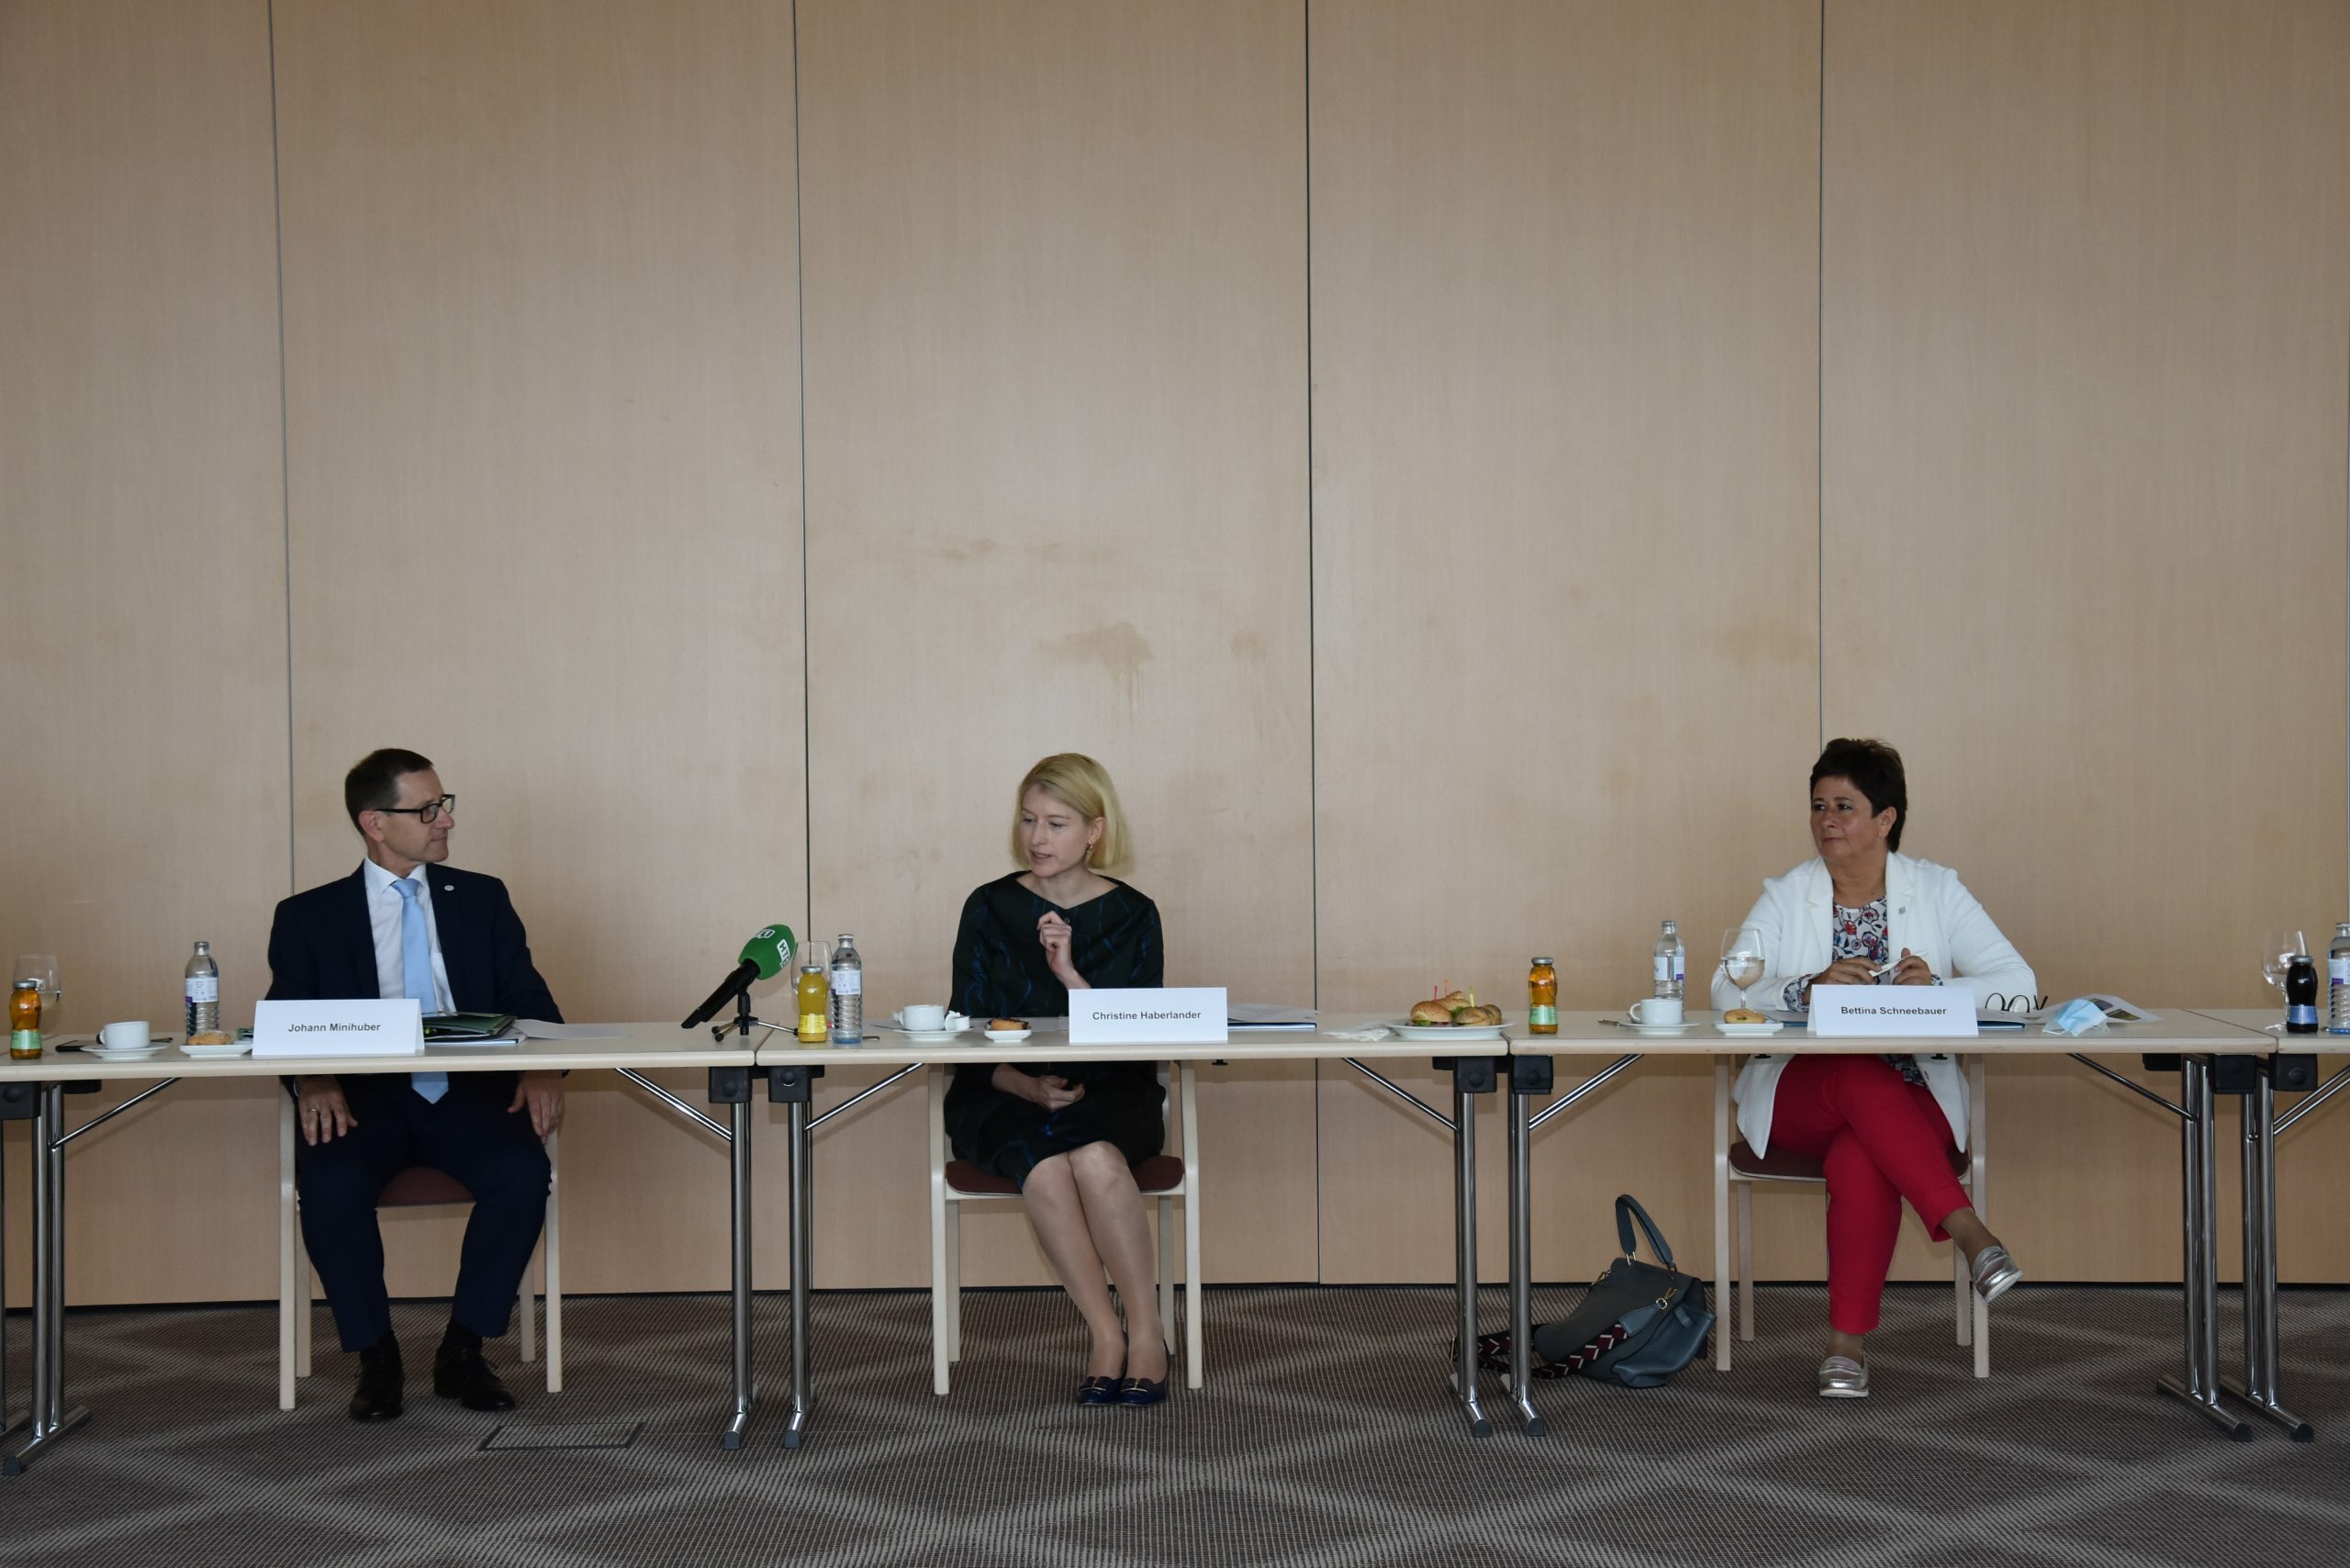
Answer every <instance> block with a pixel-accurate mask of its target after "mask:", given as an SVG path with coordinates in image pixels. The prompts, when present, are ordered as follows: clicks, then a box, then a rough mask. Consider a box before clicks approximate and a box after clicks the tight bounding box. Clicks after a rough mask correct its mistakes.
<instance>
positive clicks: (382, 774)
mask: <svg viewBox="0 0 2350 1568" xmlns="http://www.w3.org/2000/svg"><path fill="white" fill-rule="evenodd" d="M431 769H432V759H431V758H430V757H426V756H418V755H417V754H416V753H415V752H412V751H403V750H401V749H400V748H399V747H398V746H396V745H387V746H386V747H384V748H383V749H382V750H381V751H371V752H369V753H368V754H367V755H366V756H363V757H361V758H360V759H359V760H358V761H357V762H354V763H353V764H352V765H351V771H350V772H348V773H346V774H344V775H343V776H342V809H343V810H344V811H346V812H350V813H351V825H352V826H353V827H358V826H359V813H360V812H380V811H382V810H384V809H385V808H386V807H387V806H390V805H393V804H395V803H397V801H398V800H399V798H400V780H401V779H403V778H407V777H408V775H409V774H411V773H429V772H431ZM1869 799H1870V800H1872V801H1874V800H1875V799H1876V797H1875V796H1874V795H1872V796H1870V797H1869Z"/></svg>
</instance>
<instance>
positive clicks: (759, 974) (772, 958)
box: [677, 923, 792, 1029]
mask: <svg viewBox="0 0 2350 1568" xmlns="http://www.w3.org/2000/svg"><path fill="white" fill-rule="evenodd" d="M791 951H792V949H791V927H789V925H785V924H780V923H778V924H774V925H769V926H766V927H763V928H762V929H761V930H760V931H759V933H758V935H755V936H753V937H752V938H751V939H750V940H749V941H748V942H745V943H744V944H743V956H742V962H740V963H738V964H736V965H735V966H734V972H733V974H730V975H728V976H727V977H726V978H725V979H724V980H721V981H719V982H718V989H717V990H716V991H711V993H710V1000H709V1001H708V1002H703V1003H702V1004H701V1005H700V1006H699V1007H697V1008H695V1009H694V1012H693V1016H692V1017H690V1018H688V1019H687V1020H686V1021H685V1022H684V1023H683V1024H680V1025H677V1027H679V1028H681V1029H690V1028H693V1027H694V1026H695V1025H699V1024H707V1023H709V1022H710V1020H711V1016H712V1015H713V1014H716V1013H717V1012H718V1010H719V1009H720V1008H722V1007H723V1006H725V1005H726V1004H727V1003H728V1002H732V1001H733V1000H734V998H735V997H736V996H738V995H740V994H741V993H742V992H744V991H747V990H749V989H750V985H751V982H752V981H753V980H773V979H775V977H776V976H778V975H779V974H781V973H783V966H784V965H786V964H788V963H789V962H791Z"/></svg>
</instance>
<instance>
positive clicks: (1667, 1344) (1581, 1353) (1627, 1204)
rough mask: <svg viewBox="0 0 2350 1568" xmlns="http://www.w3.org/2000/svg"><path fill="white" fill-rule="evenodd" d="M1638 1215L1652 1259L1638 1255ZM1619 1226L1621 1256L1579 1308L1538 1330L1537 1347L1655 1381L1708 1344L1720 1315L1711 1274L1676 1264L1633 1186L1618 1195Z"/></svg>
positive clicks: (1601, 1374) (1669, 1376)
mask: <svg viewBox="0 0 2350 1568" xmlns="http://www.w3.org/2000/svg"><path fill="white" fill-rule="evenodd" d="M1635 1219H1637V1220H1639V1228H1640V1232H1641V1233H1642V1234H1643V1235H1645V1236H1646V1237H1647V1238H1648V1242H1649V1250H1650V1251H1651V1252H1652V1253H1654V1254H1655V1255H1656V1259H1657V1260H1656V1262H1654V1263H1643V1262H1641V1261H1640V1260H1639V1258H1638V1257H1637V1256H1635V1254H1636V1253H1637V1252H1638V1251H1639V1244H1638V1241H1637V1240H1636V1238H1634V1236H1633V1233H1632V1222H1633V1221H1634V1220H1635ZM1616 1234H1617V1238H1618V1239H1620V1240H1621V1241H1622V1242H1623V1246H1624V1253H1623V1256H1622V1257H1620V1258H1617V1260H1615V1261H1614V1262H1613V1263H1610V1264H1609V1265H1608V1266H1607V1271H1606V1273H1604V1274H1602V1275H1600V1276H1599V1278H1598V1279H1596V1280H1595V1281H1593V1282H1592V1286H1591V1289H1589V1290H1588V1291H1585V1292H1584V1293H1583V1300H1582V1302H1581V1303H1580V1304H1578V1305H1576V1307H1575V1309H1574V1311H1572V1313H1570V1314H1568V1315H1567V1316H1564V1317H1562V1318H1560V1319H1559V1320H1558V1321H1557V1322H1555V1323H1546V1324H1543V1325H1542V1326H1541V1327H1539V1328H1537V1329H1535V1330H1534V1352H1535V1354H1536V1355H1538V1356H1539V1357H1540V1358H1541V1359H1542V1360H1543V1361H1547V1362H1550V1363H1552V1364H1553V1365H1555V1366H1559V1367H1561V1368H1564V1369H1565V1370H1567V1371H1569V1372H1581V1373H1583V1375H1584V1376H1585V1377H1596V1378H1602V1379H1605V1380H1606V1381H1607V1382H1610V1383H1621V1384H1623V1385H1624V1386H1625V1387H1626V1388H1654V1387H1656V1386H1657V1385H1658V1384H1659V1383H1670V1382H1672V1381H1673V1373H1674V1372H1679V1371H1680V1370H1681V1369H1682V1368H1683V1367H1685V1366H1687V1365H1688V1364H1689V1363H1690V1362H1691V1361H1695V1360H1696V1359H1697V1357H1698V1356H1699V1355H1700V1354H1702V1353H1703V1352H1704V1350H1705V1349H1706V1340H1707V1336H1708V1335H1710V1334H1711V1333H1712V1332H1713V1327H1714V1315H1713V1314H1712V1313H1711V1312H1710V1311H1708V1310H1707V1305H1706V1283H1705V1282H1704V1281H1703V1280H1700V1279H1698V1278H1696V1277H1695V1275H1691V1274H1684V1273H1682V1272H1681V1271H1679V1270H1677V1269H1675V1268H1674V1267H1673V1249H1672V1248H1671V1247H1670V1246H1668V1245H1666V1243H1665V1239H1664V1237H1663V1236H1662V1234H1661V1233H1659V1231H1658V1230H1657V1227H1656V1222H1655V1221H1654V1220H1652V1219H1651V1218H1649V1213H1648V1210H1646V1209H1644V1208H1642V1207H1640V1205H1639V1200H1638V1199H1636V1198H1634V1197H1632V1196H1631V1195H1630V1194H1629V1193H1626V1194H1625V1195H1623V1196H1621V1197H1619V1198H1617V1200H1616Z"/></svg>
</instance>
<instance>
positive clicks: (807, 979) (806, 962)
mask: <svg viewBox="0 0 2350 1568" xmlns="http://www.w3.org/2000/svg"><path fill="white" fill-rule="evenodd" d="M799 997H800V1044H801V1045H803V1046H821V1045H825V1044H827V1043H829V1042H830V1040H831V1038H832V1030H831V1027H830V1025H829V1024H828V1022H827V1017H826V1015H827V1014H829V1013H830V1012H831V1011H832V1002H833V988H832V986H831V985H830V984H829V983H827V982H826V980H825V979H824V945H823V944H822V942H811V943H809V944H808V946H807V949H806V950H804V951H802V952H801V954H800V986H799Z"/></svg>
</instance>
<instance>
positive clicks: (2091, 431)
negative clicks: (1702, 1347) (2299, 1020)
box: [1765, 0, 2350, 1279]
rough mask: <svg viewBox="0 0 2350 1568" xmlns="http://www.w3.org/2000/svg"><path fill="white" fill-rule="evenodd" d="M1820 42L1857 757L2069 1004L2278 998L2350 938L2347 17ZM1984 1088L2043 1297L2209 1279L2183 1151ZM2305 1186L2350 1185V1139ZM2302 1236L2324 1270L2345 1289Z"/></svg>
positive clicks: (2034, 1072)
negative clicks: (2322, 945)
mask: <svg viewBox="0 0 2350 1568" xmlns="http://www.w3.org/2000/svg"><path fill="white" fill-rule="evenodd" d="M1826 26H1827V50H1826V58H1827V94H1826V136H1825V147H1826V154H1825V156H1826V171H1827V174H1826V187H1827V192H1828V198H1827V211H1826V224H1825V235H1826V240H1825V247H1826V249H1825V274H1824V297H1825V300H1826V306H1825V316H1824V325H1823V351H1822V352H1823V355H1824V363H1825V367H1826V375H1825V387H1826V391H1825V397H1824V410H1825V411H1824V415H1823V430H1822V441H1823V451H1824V459H1823V462H1824V469H1823V472H1824V486H1823V502H1822V507H1823V521H1822V525H1821V526H1822V543H1821V555H1822V563H1823V589H1822V599H1823V610H1822V616H1823V625H1824V627H1825V633H1824V647H1823V654H1824V659H1823V664H1824V669H1825V677H1824V692H1825V714H1826V720H1827V726H1828V730H1829V733H1830V734H1882V735H1884V736H1886V738H1887V739H1889V740H1891V741H1893V742H1894V743H1895V744H1896V745H1899V746H1900V747H1901V748H1902V751H1903V754H1904V756H1905V757H1906V759H1907V761H1908V769H1909V778H1910V790H1911V794H1912V796H1913V800H1914V803H1915V806H1916V817H1915V823H1914V825H1913V826H1912V827H1911V829H1910V830H1909V832H1908V836H1907V838H1906V840H1905V842H1904V848H1905V849H1907V850H1908V851H1910V852H1911V853H1914V854H1918V855H1921V856H1924V857H1928V858H1930V859H1935V860H1940V861H1943V862H1946V863H1948V864H1951V865H1953V866H1956V867H1958V868H1960V869H1961V871H1962V873H1963V874H1964V877H1965V878H1966V879H1967V881H1968V884H1969V885H1970V886H1971V887H1972V888H1973V889H1974V890H1975V892H1976V893H1977V895H1978V896H1980V897H1981V898H1982V899H1983V901H1984V902H1985V904H1986V907H1987V908H1988V909H1989V910H1990V911H1991V912H1992V913H1993V915H1994V917H1995V918H1996V919H1997V920H1998V921H1999V923H2000V924H2001V926H2002V927H2003V928H2004V929H2005V930H2006V931H2007V932H2008V934H2009V935H2010V936H2011V937H2013V938H2014V939H2015V941H2016V942H2017V944H2018V946H2020V947H2021V948H2022V949H2023V951H2024V953H2025V954H2026V955H2027V956H2028V957H2030V958H2031V959H2032V960H2033V962H2034V964H2035V966H2036V967H2037V969H2038V971H2039V975H2040V980H2041V984H2042V989H2044V990H2046V991H2050V992H2052V993H2053V994H2055V995H2057V996H2060V997H2062V996H2066V995H2072V994H2077V993H2079V992H2081V991H2088V990H2092V989H2094V990H2100V991H2120V992H2122V993H2124V994H2126V995H2129V996H2132V997H2133V998H2138V999H2142V1000H2144V1001H2146V1002H2154V1003H2161V1002H2171V1001H2173V1000H2175V999H2179V998H2195V999H2200V1000H2204V1001H2206V1002H2214V1003H2219V1002H2224V1003H2228V1004H2233V1005H2250V1004H2255V1003H2256V1002H2260V1001H2262V1000H2263V999H2264V998H2266V997H2267V996H2268V995H2269V993H2267V992H2266V991H2265V990H2264V988H2262V987H2261V985H2260V983H2259V981H2258V980H2257V979H2256V970H2255V965H2254V949H2255V941H2256V938H2257V935H2258V933H2259V931H2260V929H2261V928H2262V927H2264V926H2266V925H2274V924H2288V923H2290V924H2304V925H2306V926H2308V927H2310V928H2311V937H2312V939H2313V940H2322V935H2323V934H2326V933H2330V930H2331V923H2332V922H2333V920H2334V919H2336V918H2339V916H2340V914H2341V913H2342V909H2343V899H2344V704H2345V697H2346V696H2350V693H2345V689H2344V589H2343V582H2344V516H2345V504H2344V449H2345V430H2346V429H2350V410H2346V409H2345V406H2344V397H2345V370H2344V367H2345V365H2350V163H2345V161H2344V157H2343V151H2344V148H2345V147H2350V97H2345V95H2344V93H2343V91H2342V84H2343V83H2344V81H2350V9H2345V8H2344V7H2343V6H2293V5H2254V6H2204V5H2198V4H2193V3H2191V0H2149V3H2144V4H2140V3H2136V0H2132V3H2128V4H2122V3H2093V0H2063V3H2056V4H2051V3H2047V0H2008V3H1986V4H1980V5H1968V6H1878V5H1862V4H1842V3H1837V4H1831V5H1830V6H1829V8H1828V14H1827V23H1826ZM2170 1082H2171V1084H2172V1085H2174V1086H2175V1085H2176V1083H2177V1079H2176V1077H2173V1078H2172V1079H2171V1080H2170ZM1992 1094H1993V1123H1992V1138H1993V1148H1994V1150H1995V1159H1996V1160H1997V1170H1995V1172H1994V1184H1993V1192H1994V1208H1995V1211H1997V1214H1999V1215H2002V1216H2003V1217H2002V1218H2001V1221H2000V1228H2001V1229H2002V1231H2003V1233H2004V1234H2006V1236H2007V1237H2008V1238H2009V1240H2011V1241H2013V1242H2015V1243H2016V1244H2017V1247H2018V1251H2019V1255H2020V1256H2021V1257H2022V1258H2024V1259H2025V1260H2027V1266H2028V1267H2031V1268H2032V1269H2034V1270H2035V1271H2039V1272H2041V1273H2042V1275H2043V1277H2046V1276H2054V1277H2058V1278H2080V1277H2089V1278H2105V1279H2175V1278H2177V1271H2178V1266H2179V1260H2178V1257H2177V1228H2176V1221H2175V1217H2174V1210H2173V1207H2172V1204H2171V1200H2170V1197H2169V1194H2171V1193H2175V1192H2176V1191H2177V1140H2176V1137H2173V1136H2171V1135H2170V1133H2169V1132H2168V1130H2167V1129H2165V1128H2162V1127H2160V1126H2156V1127H2153V1128H2150V1127H2148V1126H2145V1125H2144V1124H2145V1123H2146V1121H2147V1119H2148V1118H2147V1115H2146V1114H2145V1113H2144V1112H2143V1111H2141V1110H2139V1109H2138V1108H2137V1107H2136V1106H2135V1105H2133V1104H2132V1103H2129V1102H2128V1100H2127V1099H2126V1098H2125V1097H2123V1096H2121V1094H2120V1093H2119V1092H2117V1091H2116V1090H2114V1089H2113V1088H2112V1087H2111V1086H2110V1085H2105V1084H2100V1083H2098V1082H2094V1081H2089V1080H2087V1079H2086V1078H2085V1077H2083V1076H2082V1075H2080V1074H2079V1073H2077V1072H2074V1071H2065V1070H2056V1069H2053V1068H2041V1067H2031V1068H2016V1069H2011V1070H2003V1071H2001V1072H1999V1073H1998V1074H1997V1075H1996V1079H1995V1082H1994V1084H1993V1088H1992ZM2321 1141H2323V1142H2324V1143H2325V1144H2326V1145H2327V1146H2328V1147H2326V1148H2320V1147H2318V1146H2319V1144H2320V1143H2321ZM2085 1150H2093V1151H2095V1152H2094V1157H2093V1159H2090V1160H2089V1161H2088V1162H2087V1163H2089V1164H2091V1165H2093V1166H2094V1167H2095V1169H2094V1170H2085V1169H2084V1164H2085V1160H2084V1151H2085ZM2291 1158H2292V1159H2293V1161H2294V1165H2293V1166H2292V1168H2291V1173H2292V1176H2293V1178H2294V1180H2296V1181H2297V1182H2301V1183H2303V1184H2304V1185H2303V1186H2302V1188H2301V1190H2302V1191H2305V1192H2313V1191H2315V1190H2317V1189H2318V1188H2319V1187H2322V1186H2331V1185H2335V1184H2338V1183H2339V1182H2342V1181H2343V1180H2344V1179H2345V1177H2350V1144H2345V1143H2344V1141H2343V1140H2341V1139H2339V1138H2335V1139H2331V1140H2318V1139H2311V1140H2310V1142H2309V1144H2308V1145H2305V1146H2303V1147H2300V1148H2295V1149H2293V1150H2292V1151H2291ZM2230 1163H2231V1165H2232V1162H2230ZM2094 1194H2102V1198H2103V1201H2085V1199H2086V1198H2088V1197H2090V1196H2091V1195H2094ZM2150 1195H2151V1196H2156V1197H2157V1198H2158V1201H2147V1200H2148V1198H2149V1197H2150ZM2231 1202H2233V1198H2232V1196H2223V1198H2222V1204H2223V1206H2224V1205H2225V1204H2228V1203H2231ZM2288 1206H2291V1205H2288ZM2294 1234H2295V1244H2294V1245H2292V1246H2291V1247H2290V1248H2289V1249H2288V1252H2287V1254H2286V1256H2287V1258H2288V1260H2289V1264H2290V1267H2291V1268H2292V1270H2293V1271H2295V1272H2296V1273H2299V1274H2303V1275H2305V1276H2307V1275H2315V1276H2316V1277H2331V1278H2336V1279H2339V1278H2341V1277H2343V1271H2344V1269H2345V1268H2350V1242H2345V1240H2344V1238H2343V1237H2342V1236H2341V1235H2340V1234H2339V1227H2334V1231H2333V1233H2332V1234H2324V1233H2322V1227H2315V1226H2306V1225H2304V1226H2300V1227H2299V1228H2297V1229H2296V1231H2295V1233H2294ZM1779 1256H1780V1254H1778V1253H1776V1252H1775V1251H1774V1250H1766V1252H1765V1258H1766V1260H1774V1259H1776V1258H1777V1257H1779ZM1768 1269H1769V1263H1768V1262H1767V1261H1766V1263H1765V1271H1766V1272H1767V1271H1768Z"/></svg>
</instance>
